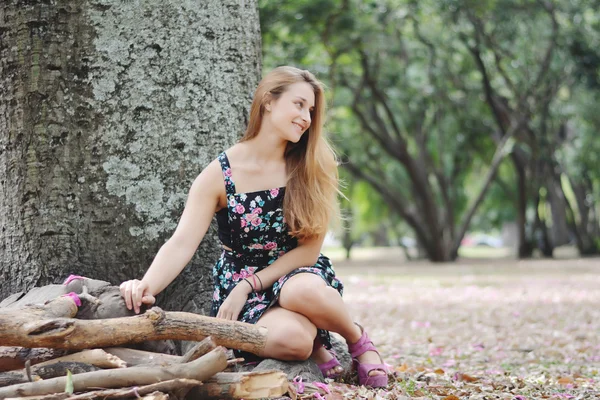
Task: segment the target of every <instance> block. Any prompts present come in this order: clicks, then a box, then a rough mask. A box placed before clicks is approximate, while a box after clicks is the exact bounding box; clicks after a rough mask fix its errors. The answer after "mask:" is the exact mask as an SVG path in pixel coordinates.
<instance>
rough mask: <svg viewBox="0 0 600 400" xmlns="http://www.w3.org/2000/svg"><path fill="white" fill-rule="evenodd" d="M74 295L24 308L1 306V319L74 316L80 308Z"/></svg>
mask: <svg viewBox="0 0 600 400" xmlns="http://www.w3.org/2000/svg"><path fill="white" fill-rule="evenodd" d="M73 296H74V297H75V296H76V295H73ZM74 297H70V296H60V297H57V298H55V299H53V300H50V301H49V302H47V303H45V304H30V305H27V306H25V307H23V308H0V320H2V321H4V320H8V321H10V319H11V318H15V319H18V320H22V319H29V320H30V321H31V320H32V319H40V318H57V317H64V318H73V317H74V316H75V315H76V314H77V310H78V305H77V304H76V303H75V301H76V300H75V299H74ZM77 301H79V300H77Z"/></svg>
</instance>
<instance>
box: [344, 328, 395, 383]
mask: <svg viewBox="0 0 600 400" xmlns="http://www.w3.org/2000/svg"><path fill="white" fill-rule="evenodd" d="M356 325H358V324H356ZM358 327H359V328H360V330H361V332H362V336H361V337H360V339H358V342H356V343H348V350H349V351H350V356H351V357H352V360H353V362H354V364H355V365H356V369H357V370H358V384H359V385H364V386H369V387H372V388H380V387H386V386H387V385H388V376H387V367H386V366H385V364H384V363H383V359H381V355H380V356H379V358H380V359H381V361H382V363H381V364H362V363H360V362H359V361H358V357H359V356H361V355H363V354H365V353H366V352H367V351H374V352H376V353H377V354H378V355H379V352H378V351H377V349H376V348H375V346H374V345H373V342H372V341H371V339H370V338H369V335H367V332H366V331H365V330H364V329H363V327H362V326H360V325H358ZM371 371H382V372H384V374H382V375H373V376H370V375H369V372H371Z"/></svg>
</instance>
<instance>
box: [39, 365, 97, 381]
mask: <svg viewBox="0 0 600 400" xmlns="http://www.w3.org/2000/svg"><path fill="white" fill-rule="evenodd" d="M67 370H69V371H71V373H72V374H73V375H77V374H83V373H86V372H93V371H100V370H101V368H98V367H97V366H95V365H92V364H86V363H82V362H76V361H59V362H56V363H53V364H46V365H41V366H40V365H36V366H34V367H32V368H31V373H32V374H34V375H36V376H39V377H40V378H42V379H51V378H56V377H58V376H66V375H67Z"/></svg>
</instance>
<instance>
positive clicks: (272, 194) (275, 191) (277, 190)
mask: <svg viewBox="0 0 600 400" xmlns="http://www.w3.org/2000/svg"><path fill="white" fill-rule="evenodd" d="M278 194H279V189H278V188H275V189H271V197H277V195H278Z"/></svg>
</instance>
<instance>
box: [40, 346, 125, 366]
mask: <svg viewBox="0 0 600 400" xmlns="http://www.w3.org/2000/svg"><path fill="white" fill-rule="evenodd" d="M64 361H72V362H79V363H86V364H91V365H95V366H96V367H99V368H125V367H127V363H126V362H125V361H123V360H121V359H120V358H119V357H117V356H115V355H114V354H109V353H107V352H106V351H104V350H102V349H94V350H83V351H80V352H79V353H73V354H69V355H66V356H63V357H59V358H55V359H53V360H48V361H44V362H42V363H39V364H37V365H36V367H38V368H39V367H41V366H44V365H49V364H53V363H55V362H64Z"/></svg>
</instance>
